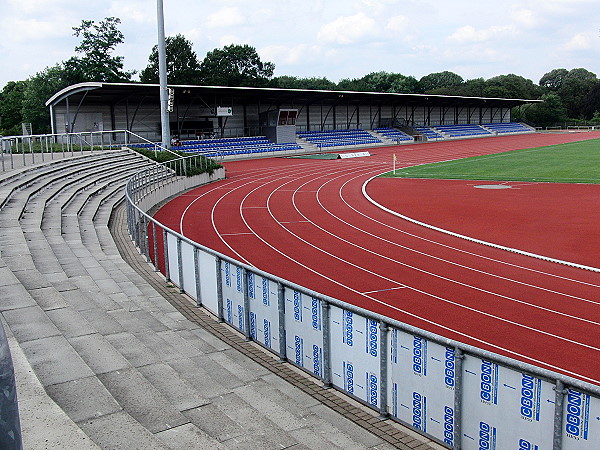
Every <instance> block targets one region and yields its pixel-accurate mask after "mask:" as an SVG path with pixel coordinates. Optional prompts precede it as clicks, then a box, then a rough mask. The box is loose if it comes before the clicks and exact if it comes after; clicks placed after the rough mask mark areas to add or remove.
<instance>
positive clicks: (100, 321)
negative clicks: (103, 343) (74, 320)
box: [80, 308, 124, 336]
mask: <svg viewBox="0 0 600 450" xmlns="http://www.w3.org/2000/svg"><path fill="white" fill-rule="evenodd" d="M80 313H81V315H82V316H83V317H84V318H85V319H86V320H87V321H88V322H89V323H90V325H92V326H93V327H94V328H95V329H96V330H97V331H98V333H100V334H102V335H104V336H106V335H109V334H117V333H122V332H123V331H124V329H123V327H122V326H121V324H119V322H117V321H116V320H115V319H113V318H112V317H111V316H110V314H108V313H107V312H106V311H104V310H102V309H100V308H92V309H86V310H84V311H80Z"/></svg>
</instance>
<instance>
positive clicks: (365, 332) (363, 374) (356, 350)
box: [330, 306, 381, 408]
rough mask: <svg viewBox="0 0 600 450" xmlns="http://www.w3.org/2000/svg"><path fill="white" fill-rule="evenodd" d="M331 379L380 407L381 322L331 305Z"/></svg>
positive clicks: (346, 389) (368, 402) (352, 393)
mask: <svg viewBox="0 0 600 450" xmlns="http://www.w3.org/2000/svg"><path fill="white" fill-rule="evenodd" d="M330 327H331V329H330V336H331V381H332V383H333V384H334V385H335V386H337V387H338V388H340V389H343V390H344V391H346V392H347V393H348V394H350V395H354V396H355V397H358V398H360V399H361V400H364V401H365V402H366V403H367V404H369V405H371V406H373V407H375V408H378V407H379V397H380V395H381V393H380V388H381V374H380V357H381V355H380V352H381V343H380V336H379V323H378V322H377V321H375V320H371V319H367V318H366V317H363V316H360V315H358V314H355V313H353V312H352V311H348V310H345V309H342V308H338V307H336V306H331V308H330Z"/></svg>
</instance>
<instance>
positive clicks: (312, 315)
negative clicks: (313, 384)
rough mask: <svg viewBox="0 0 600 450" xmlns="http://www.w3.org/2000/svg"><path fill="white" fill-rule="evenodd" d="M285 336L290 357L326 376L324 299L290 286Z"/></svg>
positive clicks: (313, 372)
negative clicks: (324, 370) (324, 358)
mask: <svg viewBox="0 0 600 450" xmlns="http://www.w3.org/2000/svg"><path fill="white" fill-rule="evenodd" d="M284 295H285V329H286V334H285V339H286V343H285V345H286V352H287V359H288V360H289V361H291V362H293V363H295V364H296V365H297V366H299V367H302V368H304V369H306V370H308V371H309V372H311V373H312V374H314V375H315V376H317V377H319V378H322V377H323V323H322V320H323V317H322V311H323V310H322V305H321V300H319V299H316V298H313V297H311V296H308V295H305V294H302V293H301V292H298V291H295V290H293V289H286V290H285V292H284Z"/></svg>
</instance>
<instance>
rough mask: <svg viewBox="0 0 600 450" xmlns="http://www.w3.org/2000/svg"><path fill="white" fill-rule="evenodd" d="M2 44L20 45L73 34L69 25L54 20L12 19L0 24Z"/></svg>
mask: <svg viewBox="0 0 600 450" xmlns="http://www.w3.org/2000/svg"><path fill="white" fill-rule="evenodd" d="M0 28H2V35H3V40H4V41H5V42H4V43H5V44H6V43H7V42H16V43H22V42H26V43H29V41H32V40H34V41H36V40H40V41H42V40H47V39H52V38H57V37H67V36H70V35H71V34H72V33H73V30H72V28H71V24H70V23H60V22H57V21H55V20H39V19H14V20H11V21H8V20H3V21H2V22H0Z"/></svg>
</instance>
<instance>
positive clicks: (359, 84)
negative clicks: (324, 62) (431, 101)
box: [338, 71, 419, 94]
mask: <svg viewBox="0 0 600 450" xmlns="http://www.w3.org/2000/svg"><path fill="white" fill-rule="evenodd" d="M418 84H419V82H418V81H417V79H416V78H415V77H413V76H406V75H402V74H400V73H390V72H385V71H379V72H371V73H369V74H367V75H365V76H363V77H362V78H354V79H348V78H346V79H343V80H340V82H339V83H338V89H342V90H347V91H360V92H394V93H403V94H411V93H414V92H418V89H419V87H418Z"/></svg>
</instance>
